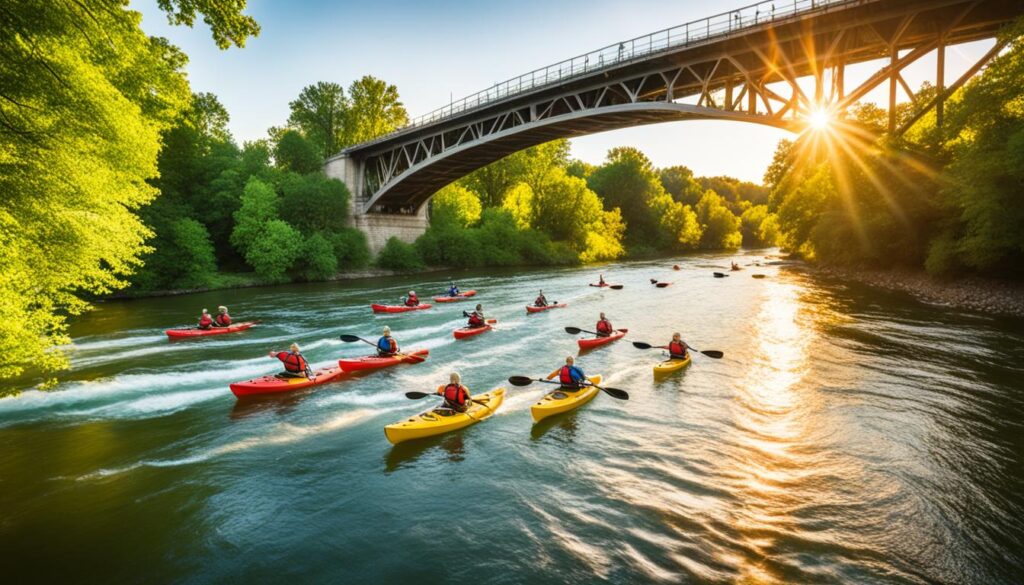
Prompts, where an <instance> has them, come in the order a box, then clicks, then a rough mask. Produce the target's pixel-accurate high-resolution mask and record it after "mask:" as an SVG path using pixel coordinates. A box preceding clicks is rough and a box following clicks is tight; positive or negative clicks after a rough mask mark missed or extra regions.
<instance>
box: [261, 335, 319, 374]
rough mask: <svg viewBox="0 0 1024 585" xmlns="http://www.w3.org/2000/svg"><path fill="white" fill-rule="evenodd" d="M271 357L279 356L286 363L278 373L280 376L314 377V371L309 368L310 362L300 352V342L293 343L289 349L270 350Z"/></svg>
mask: <svg viewBox="0 0 1024 585" xmlns="http://www.w3.org/2000/svg"><path fill="white" fill-rule="evenodd" d="M270 357H272V358H277V359H279V360H281V362H282V363H284V371H283V372H281V373H280V374H277V377H279V378H303V377H305V378H312V377H313V375H312V374H313V372H312V371H311V370H310V368H309V362H307V361H306V358H304V357H302V354H301V353H299V344H297V343H293V344H291V346H289V348H288V351H279V352H277V353H274V352H270Z"/></svg>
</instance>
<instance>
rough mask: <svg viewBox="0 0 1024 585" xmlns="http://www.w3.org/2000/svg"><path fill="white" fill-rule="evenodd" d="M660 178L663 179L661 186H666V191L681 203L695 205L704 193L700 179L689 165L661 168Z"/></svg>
mask: <svg viewBox="0 0 1024 585" xmlns="http://www.w3.org/2000/svg"><path fill="white" fill-rule="evenodd" d="M658 179H659V180H660V181H661V186H662V187H664V188H665V192H666V193H668V194H669V195H671V196H672V199H675V200H676V201H678V202H680V203H683V204H686V205H690V206H693V205H696V204H697V202H698V201H700V198H701V196H702V195H704V189H703V188H702V187H701V184H700V181H698V180H697V179H696V177H694V176H693V171H691V170H690V169H689V168H687V167H684V166H675V167H668V168H666V169H661V171H660V172H659V173H658Z"/></svg>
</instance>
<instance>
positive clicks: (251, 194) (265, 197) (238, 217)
mask: <svg viewBox="0 0 1024 585" xmlns="http://www.w3.org/2000/svg"><path fill="white" fill-rule="evenodd" d="M278 203H279V198H278V196H277V193H275V192H274V189H273V187H271V186H270V185H267V184H266V183H264V182H263V181H261V180H259V179H257V178H255V177H253V178H251V179H249V182H248V183H247V184H246V185H245V193H244V194H243V195H242V204H241V207H240V208H239V210H238V211H236V212H235V228H234V231H232V232H231V245H232V246H234V247H235V249H236V250H238V251H239V252H240V253H241V254H242V255H243V256H246V257H248V252H249V250H250V249H251V248H252V247H253V245H255V243H256V242H257V241H258V240H259V239H261V238H262V237H263V232H264V230H265V228H266V226H267V224H268V223H269V222H271V221H273V220H276V219H278V215H277V207H278ZM250 264H251V263H250Z"/></svg>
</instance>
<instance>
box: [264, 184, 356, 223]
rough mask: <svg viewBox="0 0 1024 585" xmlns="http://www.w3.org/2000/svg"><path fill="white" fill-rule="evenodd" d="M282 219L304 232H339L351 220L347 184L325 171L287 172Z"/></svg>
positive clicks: (281, 185)
mask: <svg viewBox="0 0 1024 585" xmlns="http://www.w3.org/2000/svg"><path fill="white" fill-rule="evenodd" d="M280 190H281V203H280V206H279V209H280V215H281V219H283V220H285V221H287V222H288V223H289V224H291V225H292V226H293V227H295V228H298V229H299V230H301V231H303V232H313V231H324V232H336V231H339V230H342V229H344V228H345V221H346V220H347V219H348V200H349V192H348V187H346V186H345V184H344V183H342V182H341V181H339V180H337V179H331V178H328V177H327V176H326V175H324V174H323V173H313V174H309V175H296V174H294V173H288V174H286V175H285V176H284V177H282V179H281V182H280Z"/></svg>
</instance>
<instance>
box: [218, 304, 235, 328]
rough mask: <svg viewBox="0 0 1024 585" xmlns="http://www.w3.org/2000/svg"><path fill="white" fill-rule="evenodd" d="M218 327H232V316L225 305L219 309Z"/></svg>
mask: <svg viewBox="0 0 1024 585" xmlns="http://www.w3.org/2000/svg"><path fill="white" fill-rule="evenodd" d="M216 321H217V327H231V315H228V308H227V307H225V306H224V305H221V306H219V307H217V319H216Z"/></svg>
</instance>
